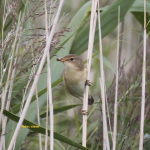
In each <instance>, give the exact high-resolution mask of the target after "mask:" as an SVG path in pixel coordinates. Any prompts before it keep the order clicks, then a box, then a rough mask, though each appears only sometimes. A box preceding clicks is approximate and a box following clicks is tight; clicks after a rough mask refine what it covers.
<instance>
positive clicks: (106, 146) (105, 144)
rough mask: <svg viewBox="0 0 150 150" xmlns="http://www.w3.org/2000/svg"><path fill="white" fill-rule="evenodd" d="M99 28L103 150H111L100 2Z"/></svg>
mask: <svg viewBox="0 0 150 150" xmlns="http://www.w3.org/2000/svg"><path fill="white" fill-rule="evenodd" d="M98 28H99V47H100V73H101V79H100V87H101V96H102V112H103V150H106V149H107V150H110V144H109V137H108V129H107V118H106V106H105V97H106V96H105V79H104V67H103V53H102V36H101V22H100V7H99V1H98Z"/></svg>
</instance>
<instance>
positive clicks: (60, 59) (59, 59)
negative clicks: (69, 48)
mask: <svg viewBox="0 0 150 150" xmlns="http://www.w3.org/2000/svg"><path fill="white" fill-rule="evenodd" d="M56 60H57V61H61V62H65V61H66V60H65V59H63V58H57V59H56Z"/></svg>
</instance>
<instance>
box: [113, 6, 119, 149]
mask: <svg viewBox="0 0 150 150" xmlns="http://www.w3.org/2000/svg"><path fill="white" fill-rule="evenodd" d="M119 40H120V6H118V40H117V68H116V89H115V104H114V130H113V150H116V136H117V115H118V77H119V75H118V69H119V47H120V46H119V43H120V41H119Z"/></svg>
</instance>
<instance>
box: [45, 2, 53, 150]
mask: <svg viewBox="0 0 150 150" xmlns="http://www.w3.org/2000/svg"><path fill="white" fill-rule="evenodd" d="M50 11H51V10H50ZM45 26H46V43H48V36H47V35H48V18H47V7H46V0H45ZM51 84H52V83H51V70H50V54H49V51H48V52H47V85H48V100H49V110H50V116H49V117H50V118H49V121H50V150H53V149H54V113H53V100H52V87H51ZM47 111H48V110H47Z"/></svg>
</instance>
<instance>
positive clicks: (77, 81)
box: [64, 69, 87, 98]
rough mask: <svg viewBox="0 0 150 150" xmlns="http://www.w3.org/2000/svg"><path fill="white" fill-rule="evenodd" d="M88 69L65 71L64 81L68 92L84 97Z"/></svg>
mask: <svg viewBox="0 0 150 150" xmlns="http://www.w3.org/2000/svg"><path fill="white" fill-rule="evenodd" d="M86 76H87V72H86V70H85V69H84V70H82V71H77V70H71V71H70V70H69V71H68V70H66V71H65V72H64V81H65V85H66V88H67V90H68V92H69V93H70V94H71V95H73V96H75V97H78V98H80V97H83V92H84V86H85V81H86Z"/></svg>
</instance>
